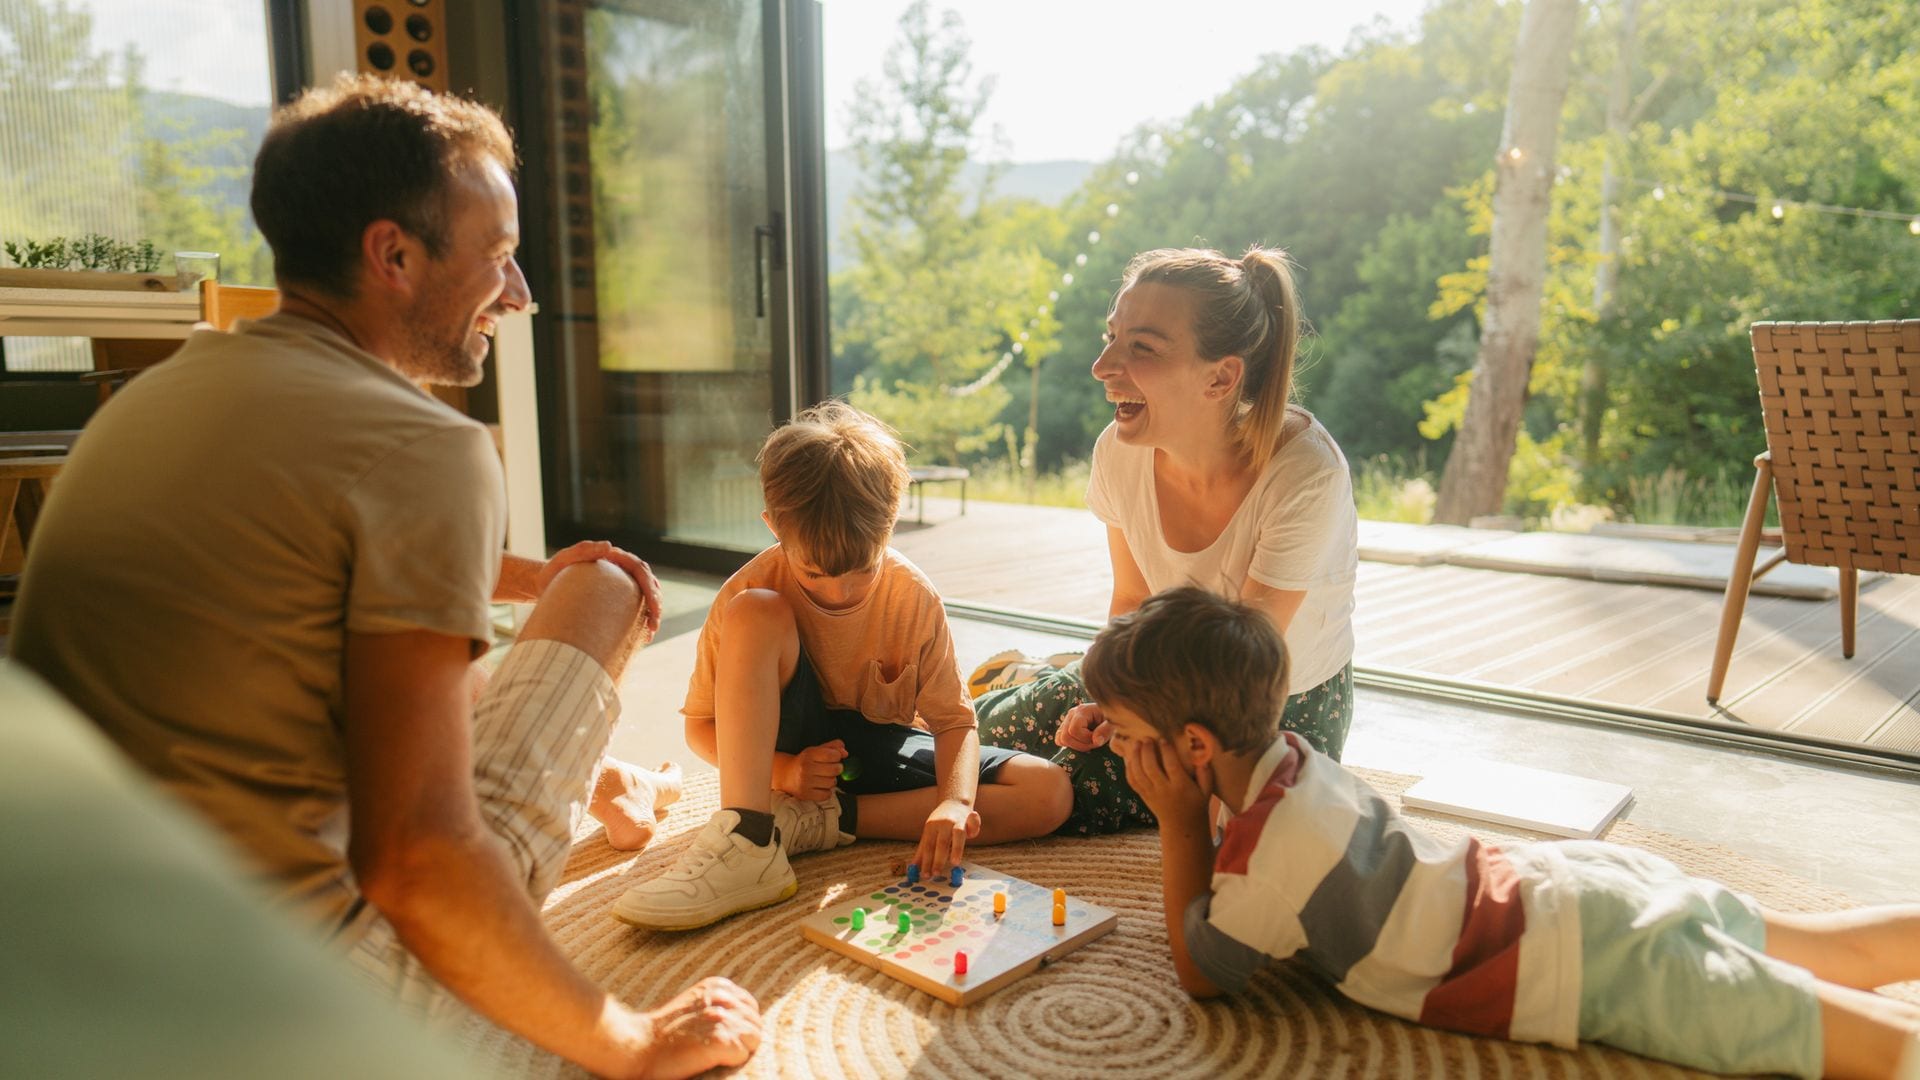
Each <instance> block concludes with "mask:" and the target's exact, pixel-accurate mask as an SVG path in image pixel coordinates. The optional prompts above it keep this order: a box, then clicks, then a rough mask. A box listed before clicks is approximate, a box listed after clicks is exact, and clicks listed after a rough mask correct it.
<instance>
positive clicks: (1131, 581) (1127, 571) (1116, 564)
mask: <svg viewBox="0 0 1920 1080" xmlns="http://www.w3.org/2000/svg"><path fill="white" fill-rule="evenodd" d="M1107 555H1108V557H1109V558H1111V559H1112V560H1113V599H1112V600H1111V601H1109V602H1108V603H1107V618H1109V619H1111V618H1113V617H1114V616H1116V615H1125V614H1126V613H1127V612H1129V611H1132V610H1133V609H1135V608H1137V607H1139V606H1140V603H1141V601H1143V600H1145V599H1146V598H1147V575H1145V574H1143V573H1141V572H1140V564H1139V563H1137V562H1134V561H1133V549H1132V548H1130V547H1128V546H1127V537H1126V534H1125V533H1122V532H1121V531H1120V530H1119V529H1116V528H1114V527H1113V526H1112V525H1109V526H1107Z"/></svg>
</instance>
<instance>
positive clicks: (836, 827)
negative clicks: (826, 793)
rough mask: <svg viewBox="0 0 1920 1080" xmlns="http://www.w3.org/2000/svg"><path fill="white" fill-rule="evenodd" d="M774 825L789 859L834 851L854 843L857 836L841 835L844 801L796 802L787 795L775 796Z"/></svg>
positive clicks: (779, 792) (779, 793) (802, 800)
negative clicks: (810, 852) (807, 854)
mask: <svg viewBox="0 0 1920 1080" xmlns="http://www.w3.org/2000/svg"><path fill="white" fill-rule="evenodd" d="M773 823H774V825H775V826H776V827H777V828H779V830H780V839H781V846H783V847H785V848H786V849H787V854H789V855H799V854H802V853H804V852H808V851H831V850H833V849H834V848H837V847H846V846H847V845H848V844H851V843H853V834H852V833H844V832H841V831H840V800H839V799H821V800H820V801H818V802H815V801H813V800H812V799H796V798H794V797H793V796H791V795H789V794H787V793H786V792H784V791H776V792H774V793H773Z"/></svg>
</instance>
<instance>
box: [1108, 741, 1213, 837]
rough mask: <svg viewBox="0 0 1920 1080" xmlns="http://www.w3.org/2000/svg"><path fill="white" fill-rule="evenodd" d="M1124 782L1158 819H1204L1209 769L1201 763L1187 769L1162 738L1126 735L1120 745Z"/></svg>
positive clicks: (1210, 789) (1209, 790) (1210, 783)
mask: <svg viewBox="0 0 1920 1080" xmlns="http://www.w3.org/2000/svg"><path fill="white" fill-rule="evenodd" d="M1120 760H1121V761H1123V762H1125V763H1126V766H1127V786H1129V787H1131V788H1133V791H1134V794H1136V795H1138V796H1140V801H1141V802H1144V803H1146V804H1147V809H1149V810H1151V811H1153V816H1154V817H1157V818H1159V819H1160V820H1162V821H1192V820H1195V819H1198V820H1200V821H1203V822H1204V821H1205V820H1206V815H1207V799H1208V797H1209V796H1211V795H1212V794H1213V770H1212V769H1211V768H1210V767H1209V766H1207V765H1205V764H1201V765H1199V766H1198V767H1196V768H1195V770H1194V771H1193V772H1191V773H1189V772H1188V771H1187V766H1186V763H1184V762H1182V761H1181V760H1180V754H1179V751H1177V750H1175V749H1174V747H1173V744H1172V743H1170V742H1168V741H1167V740H1165V739H1128V740H1126V741H1125V742H1124V743H1122V744H1121V746H1120Z"/></svg>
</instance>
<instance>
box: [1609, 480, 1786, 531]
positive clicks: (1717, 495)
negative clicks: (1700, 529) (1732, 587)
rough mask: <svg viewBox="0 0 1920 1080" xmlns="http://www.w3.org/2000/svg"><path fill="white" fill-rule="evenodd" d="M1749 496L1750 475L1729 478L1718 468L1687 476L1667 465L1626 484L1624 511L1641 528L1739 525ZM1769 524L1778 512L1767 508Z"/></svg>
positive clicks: (1744, 514)
mask: <svg viewBox="0 0 1920 1080" xmlns="http://www.w3.org/2000/svg"><path fill="white" fill-rule="evenodd" d="M1752 494H1753V479H1752V477H1751V476H1729V475H1727V470H1725V469H1719V470H1717V471H1716V472H1715V473H1714V474H1713V475H1712V476H1691V475H1689V474H1687V473H1685V472H1683V471H1681V470H1680V469H1678V468H1675V467H1673V466H1668V467H1667V468H1666V469H1665V470H1664V471H1662V472H1660V473H1659V474H1657V475H1653V476H1636V477H1632V478H1631V479H1629V480H1628V481H1627V512H1628V514H1629V515H1630V516H1631V518H1632V520H1634V521H1637V522H1640V523H1641V524H1645V525H1706V526H1729V525H1739V524H1740V522H1741V520H1742V519H1743V518H1744V517H1745V516H1746V512H1747V499H1748V498H1749V497H1750V496H1751V495H1752ZM1767 517H1768V520H1769V522H1771V523H1775V524H1777V523H1778V521H1779V516H1778V511H1776V510H1774V509H1773V508H1771V507H1769V508H1768V512H1767Z"/></svg>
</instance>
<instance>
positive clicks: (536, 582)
mask: <svg viewBox="0 0 1920 1080" xmlns="http://www.w3.org/2000/svg"><path fill="white" fill-rule="evenodd" d="M595 559H604V560H605V561H607V562H609V563H612V564H613V565H614V566H617V567H619V568H620V569H621V570H623V571H625V572H626V574H627V576H628V577H630V578H632V579H633V581H634V584H636V585H638V586H640V641H639V643H640V644H642V645H645V644H647V643H648V642H650V641H652V640H653V635H655V634H657V633H659V632H660V612H661V609H662V601H661V598H660V582H659V581H658V580H656V579H655V578H654V576H653V569H652V568H651V567H649V566H648V565H647V564H646V560H644V559H642V558H640V557H639V556H638V555H635V554H633V553H632V552H630V551H625V550H623V549H621V548H617V547H614V546H613V545H612V544H610V543H608V542H607V541H605V540H582V541H580V542H579V543H577V544H572V545H569V546H567V547H564V548H561V549H560V550H559V551H557V552H555V553H554V555H553V558H551V559H548V560H547V561H546V562H545V563H542V564H541V566H540V572H539V573H538V574H536V575H535V576H534V579H533V586H534V596H535V597H536V598H538V597H539V596H540V595H541V594H542V593H545V592H546V591H547V586H548V585H549V584H551V583H552V581H553V579H554V577H555V576H556V575H557V574H559V573H560V571H562V570H565V569H566V568H567V567H569V566H572V565H573V564H574V563H583V562H592V561H594V560H595Z"/></svg>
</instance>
